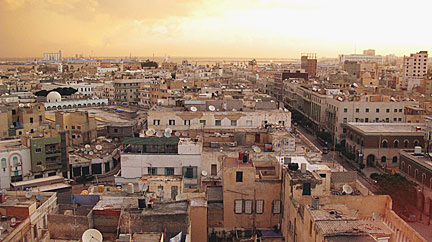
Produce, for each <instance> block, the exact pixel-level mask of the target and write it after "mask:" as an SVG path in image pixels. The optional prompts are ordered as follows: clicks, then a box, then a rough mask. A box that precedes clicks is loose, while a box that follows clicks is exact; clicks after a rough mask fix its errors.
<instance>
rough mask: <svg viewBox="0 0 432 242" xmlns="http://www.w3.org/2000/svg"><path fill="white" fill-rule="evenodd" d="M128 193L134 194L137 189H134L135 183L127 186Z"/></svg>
mask: <svg viewBox="0 0 432 242" xmlns="http://www.w3.org/2000/svg"><path fill="white" fill-rule="evenodd" d="M126 191H127V193H134V192H135V189H134V184H133V183H128V184H127V186H126Z"/></svg>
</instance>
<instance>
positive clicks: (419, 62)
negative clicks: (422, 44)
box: [403, 51, 428, 91]
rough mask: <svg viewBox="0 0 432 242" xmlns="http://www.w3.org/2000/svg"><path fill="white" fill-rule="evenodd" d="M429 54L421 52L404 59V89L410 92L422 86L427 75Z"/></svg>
mask: <svg viewBox="0 0 432 242" xmlns="http://www.w3.org/2000/svg"><path fill="white" fill-rule="evenodd" d="M427 60H428V52H427V51H420V52H417V53H415V54H411V55H410V56H404V59H403V87H405V88H407V90H408V91H412V89H413V88H415V87H417V86H420V82H421V79H422V78H423V76H424V75H425V74H426V73H427Z"/></svg>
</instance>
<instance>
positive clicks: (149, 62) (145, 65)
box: [141, 59, 159, 69]
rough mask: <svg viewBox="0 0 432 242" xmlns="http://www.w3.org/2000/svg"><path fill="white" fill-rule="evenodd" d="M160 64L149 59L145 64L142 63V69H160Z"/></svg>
mask: <svg viewBox="0 0 432 242" xmlns="http://www.w3.org/2000/svg"><path fill="white" fill-rule="evenodd" d="M158 66H159V65H158V63H157V62H155V61H151V60H149V59H147V60H146V61H145V62H141V67H142V68H144V67H150V68H151V67H154V68H155V69H157V68H158Z"/></svg>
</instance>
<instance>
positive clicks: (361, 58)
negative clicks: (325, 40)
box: [339, 54, 383, 64]
mask: <svg viewBox="0 0 432 242" xmlns="http://www.w3.org/2000/svg"><path fill="white" fill-rule="evenodd" d="M345 61H355V62H375V63H378V64H382V63H383V57H382V56H380V55H360V54H353V55H339V64H343V63H345Z"/></svg>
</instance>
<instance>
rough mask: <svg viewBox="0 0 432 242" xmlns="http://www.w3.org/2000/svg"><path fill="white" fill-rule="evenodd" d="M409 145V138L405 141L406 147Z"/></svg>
mask: <svg viewBox="0 0 432 242" xmlns="http://www.w3.org/2000/svg"><path fill="white" fill-rule="evenodd" d="M408 146H409V141H408V140H405V141H404V148H408Z"/></svg>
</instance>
